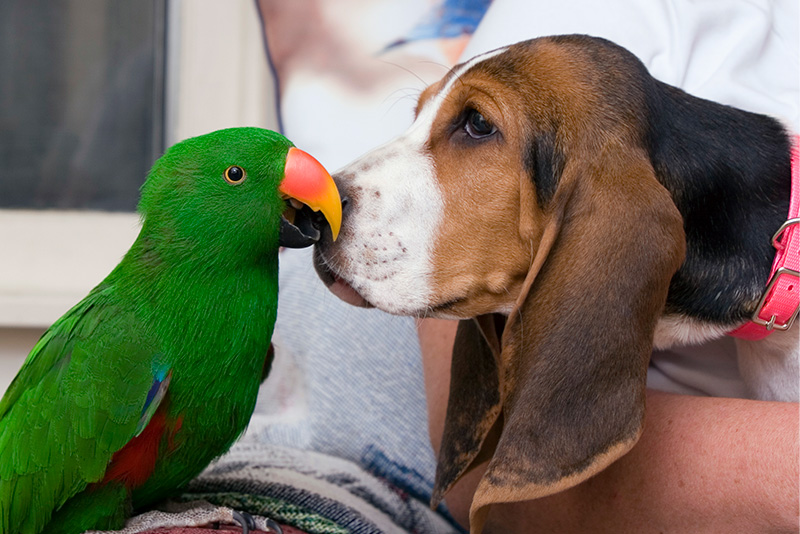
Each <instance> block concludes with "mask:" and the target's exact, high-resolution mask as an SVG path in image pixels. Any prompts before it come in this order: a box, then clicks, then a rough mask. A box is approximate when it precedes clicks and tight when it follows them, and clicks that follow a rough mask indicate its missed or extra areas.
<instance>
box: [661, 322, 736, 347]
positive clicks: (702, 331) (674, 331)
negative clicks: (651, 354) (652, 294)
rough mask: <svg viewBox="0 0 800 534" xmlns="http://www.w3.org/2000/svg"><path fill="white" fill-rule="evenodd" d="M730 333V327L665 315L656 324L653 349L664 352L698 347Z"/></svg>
mask: <svg viewBox="0 0 800 534" xmlns="http://www.w3.org/2000/svg"><path fill="white" fill-rule="evenodd" d="M730 331H731V327H730V326H720V325H713V324H709V323H704V322H702V321H698V320H696V319H692V318H691V317H686V316H685V315H665V316H663V317H661V318H660V319H659V320H658V323H657V324H656V332H655V336H654V339H653V347H654V348H656V349H659V350H663V349H668V348H670V347H675V346H685V345H698V344H700V343H703V342H704V341H710V340H712V339H718V338H720V337H722V336H724V335H725V334H727V333H728V332H730Z"/></svg>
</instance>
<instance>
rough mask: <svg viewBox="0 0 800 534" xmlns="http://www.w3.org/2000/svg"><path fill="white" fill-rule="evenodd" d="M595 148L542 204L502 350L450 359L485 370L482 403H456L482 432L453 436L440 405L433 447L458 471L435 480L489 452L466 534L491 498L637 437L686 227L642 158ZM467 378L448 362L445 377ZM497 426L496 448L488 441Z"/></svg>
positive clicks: (532, 485) (613, 451) (572, 474)
mask: <svg viewBox="0 0 800 534" xmlns="http://www.w3.org/2000/svg"><path fill="white" fill-rule="evenodd" d="M592 153H593V154H594V155H595V157H594V158H591V159H590V158H588V157H587V158H581V159H578V158H576V159H574V160H572V161H568V162H567V163H566V164H565V166H564V169H563V174H562V175H561V179H560V183H559V185H558V188H557V190H556V192H555V195H554V197H553V198H552V199H551V201H550V204H549V206H547V207H545V209H546V211H547V213H548V219H547V223H546V226H545V229H544V231H543V236H542V239H541V241H540V243H539V244H538V247H539V248H538V250H537V252H536V253H535V256H534V261H533V264H532V267H531V271H530V272H529V273H528V276H527V278H526V280H525V284H524V287H523V289H522V291H521V293H520V295H519V297H518V299H517V303H516V306H515V309H514V310H513V311H512V313H511V314H510V315H509V317H508V320H507V323H506V325H505V329H504V331H503V335H502V343H501V345H502V347H501V352H500V354H499V355H497V356H495V355H494V354H492V352H491V351H489V352H488V353H487V352H486V350H485V349H484V354H483V356H482V357H481V358H477V359H475V358H473V359H472V360H471V362H470V361H460V360H458V359H457V358H456V356H455V355H454V361H453V366H454V367H456V366H458V365H462V364H464V365H475V364H476V362H478V364H479V365H480V371H479V372H480V374H481V375H482V376H483V377H489V378H490V380H489V381H488V382H487V383H486V384H484V386H483V388H479V390H478V391H476V392H474V393H473V394H474V395H482V397H483V398H485V399H489V400H487V401H482V402H480V403H475V404H476V406H477V409H476V406H465V408H469V409H471V410H474V411H473V412H472V413H471V414H469V415H466V416H463V417H466V419H470V418H471V420H472V423H471V424H472V425H473V426H472V430H473V433H474V432H475V431H477V433H478V434H480V433H482V434H483V435H482V436H479V439H476V438H475V437H474V436H473V437H469V436H470V434H469V433H464V432H462V433H461V434H458V433H457V432H458V430H459V429H461V430H463V429H465V428H467V427H468V426H469V425H468V424H467V423H465V422H464V421H460V422H459V421H457V420H455V421H454V420H451V416H452V417H456V414H455V413H454V412H455V411H456V408H455V407H454V409H453V410H450V407H448V414H447V418H448V419H447V421H446V423H445V426H446V428H445V440H447V439H448V438H449V439H450V440H453V441H454V443H443V444H442V452H443V453H444V452H445V451H449V452H448V454H450V455H452V456H453V457H454V458H453V457H451V458H443V457H442V455H441V454H440V466H441V465H445V466H446V465H448V464H449V465H451V466H453V465H455V466H459V465H460V466H461V471H460V472H459V473H457V471H458V470H455V471H454V470H452V469H451V471H450V472H449V477H448V476H444V477H443V478H445V479H446V478H450V480H444V479H443V480H437V482H441V483H442V485H443V486H450V485H452V483H453V482H455V479H452V477H453V476H455V477H458V476H460V474H462V473H463V472H464V471H466V470H467V469H468V467H469V464H472V463H473V462H475V461H476V460H477V459H478V457H479V453H480V456H490V457H491V460H490V462H489V465H488V468H487V471H486V473H485V474H484V476H483V478H482V479H481V481H480V483H479V485H478V488H477V490H476V493H475V496H474V499H473V503H472V508H471V511H470V528H471V531H472V532H480V531H481V529H482V526H483V523H484V521H485V517H486V514H487V513H488V507H489V505H491V504H494V503H501V502H515V501H522V500H529V499H535V498H538V497H543V496H546V495H550V494H552V493H556V492H558V491H561V490H564V489H567V488H569V487H571V486H574V485H576V484H578V483H580V482H582V481H583V480H585V479H587V478H588V477H590V476H592V475H593V474H595V473H597V472H599V471H600V470H602V469H604V468H605V467H606V466H608V465H609V464H610V463H611V462H613V461H614V460H616V459H617V458H619V457H620V456H622V455H623V454H625V453H626V452H627V451H628V450H629V449H630V448H631V447H632V446H633V445H634V444H635V443H636V441H637V440H638V438H639V435H640V433H641V427H642V421H643V415H644V398H645V395H644V391H645V381H646V373H647V365H648V360H649V356H650V352H651V349H652V343H653V333H654V330H655V325H656V322H657V320H658V317H659V316H660V315H661V313H662V312H663V308H664V303H665V301H666V295H667V291H668V288H669V282H670V279H671V278H672V276H673V274H674V273H675V271H677V269H678V267H679V266H680V264H681V262H682V261H683V255H684V249H685V243H684V234H683V224H682V219H681V216H680V214H679V212H678V211H677V208H676V207H675V205H674V204H673V202H672V200H671V198H670V197H669V194H668V193H667V191H666V189H664V188H663V186H661V185H660V184H659V183H658V181H657V179H656V177H655V174H654V171H653V169H652V167H651V165H650V162H649V160H648V159H647V157H646V155H645V154H644V153H640V152H638V151H636V150H635V149H630V148H629V147H622V146H620V147H612V148H609V147H606V148H605V149H603V150H593V151H592ZM472 337H473V338H474V333H473V334H472ZM465 341H466V339H465ZM487 354H491V355H492V357H491V360H493V361H495V362H496V366H497V367H496V379H495V378H492V376H491V375H492V373H491V371H490V370H489V369H488V363H489V361H490V360H489V356H487ZM469 373H470V370H465V369H460V370H457V369H455V368H454V369H453V379H455V378H456V377H458V376H464V375H466V374H469ZM464 386H469V387H476V386H475V380H474V379H472V380H463V379H462V380H461V383H460V384H458V383H453V384H452V385H451V398H452V392H453V390H454V389H455V388H459V387H464ZM491 390H494V391H495V392H496V396H497V401H496V403H497V404H495V401H494V399H493V398H492V397H491V395H490V394H489V393H487V392H490V391H491ZM463 396H464V394H463V393H462V397H463ZM498 425H502V429H501V431H500V433H499V438H498V439H497V442H496V443H492V441H493V440H492V439H489V438H487V436H489V434H490V432H489V431H490V430H491V429H492V427H494V428H498ZM450 426H452V427H453V429H454V430H453V431H448V428H447V427H450ZM456 473H457V474H456ZM437 479H438V477H437ZM437 487H438V484H437Z"/></svg>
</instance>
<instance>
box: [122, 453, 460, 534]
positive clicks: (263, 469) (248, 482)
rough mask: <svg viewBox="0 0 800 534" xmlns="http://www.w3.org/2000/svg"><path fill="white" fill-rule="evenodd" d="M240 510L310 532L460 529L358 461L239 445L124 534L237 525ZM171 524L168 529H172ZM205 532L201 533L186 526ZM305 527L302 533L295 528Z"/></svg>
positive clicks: (392, 533) (451, 533) (444, 533)
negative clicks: (235, 519) (174, 499)
mask: <svg viewBox="0 0 800 534" xmlns="http://www.w3.org/2000/svg"><path fill="white" fill-rule="evenodd" d="M233 510H237V511H240V512H247V513H249V514H252V515H253V516H255V517H254V518H255V521H256V527H257V528H258V529H259V530H264V531H268V530H267V524H266V519H267V518H271V519H273V520H274V521H276V522H278V523H279V524H280V525H282V526H284V525H285V526H288V527H289V528H288V529H286V532H287V534H288V533H290V532H291V529H292V528H294V529H297V530H299V531H301V532H305V533H308V534H348V533H351V534H404V533H414V534H455V533H457V532H459V529H458V528H457V527H455V526H454V525H453V524H452V523H451V522H450V521H449V520H448V519H447V518H446V517H445V516H444V515H442V514H439V513H437V512H434V511H432V510H430V508H429V507H428V505H427V503H425V502H423V501H421V500H419V499H417V498H415V497H414V496H412V495H411V494H410V493H408V492H407V491H404V490H402V489H400V488H398V487H397V486H394V485H392V484H391V483H389V482H388V481H387V480H385V479H381V478H377V477H375V476H373V475H372V474H370V473H368V472H367V471H365V470H363V469H361V468H360V467H359V466H358V465H356V464H355V463H352V462H350V461H347V460H343V459H341V458H335V457H333V456H328V455H325V454H320V453H317V452H313V451H304V450H298V449H291V448H286V447H279V446H273V445H267V444H261V443H253V442H245V443H239V444H237V445H236V446H234V448H233V449H232V450H231V451H230V452H229V453H228V454H226V455H225V456H224V457H222V458H221V459H219V460H218V461H217V462H215V463H213V464H212V465H210V466H209V467H208V469H206V470H205V471H204V472H203V474H202V475H200V476H199V477H198V478H197V479H195V480H194V481H193V482H192V483H191V484H190V485H189V487H188V488H186V491H185V493H184V494H183V495H181V496H180V497H179V498H178V502H167V503H164V504H163V505H162V506H161V507H159V510H157V511H152V512H147V513H145V514H142V515H140V516H137V517H134V518H132V519H131V520H130V521H129V522H128V523H127V525H126V528H125V530H123V531H120V533H121V534H139V533H145V532H146V533H150V534H155V533H156V532H170V533H171V534H177V532H178V530H176V529H179V528H183V527H202V526H211V525H213V524H214V523H220V524H228V525H230V524H233V523H234V520H233ZM165 529H166V530H165ZM181 531H184V532H195V533H197V532H199V531H197V530H191V529H190V530H188V531H187V530H185V529H184V530H181ZM295 532H297V531H295Z"/></svg>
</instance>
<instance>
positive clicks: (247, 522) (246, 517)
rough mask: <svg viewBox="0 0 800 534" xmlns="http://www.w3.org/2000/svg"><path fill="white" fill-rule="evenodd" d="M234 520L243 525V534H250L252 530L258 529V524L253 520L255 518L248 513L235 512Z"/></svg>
mask: <svg viewBox="0 0 800 534" xmlns="http://www.w3.org/2000/svg"><path fill="white" fill-rule="evenodd" d="M233 519H234V521H236V522H237V523H239V524H240V525H242V534H250V530H251V529H255V528H256V522H255V520H254V519H253V516H252V515H250V514H248V513H247V512H237V511H236V510H234V511H233Z"/></svg>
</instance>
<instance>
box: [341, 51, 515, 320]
mask: <svg viewBox="0 0 800 534" xmlns="http://www.w3.org/2000/svg"><path fill="white" fill-rule="evenodd" d="M504 50H505V49H499V50H494V51H492V52H488V53H486V54H483V55H481V56H478V57H476V58H473V59H472V60H470V61H468V62H467V63H465V64H463V65H461V66H460V67H459V68H458V69H457V70H456V71H455V72H454V73H453V75H452V77H451V78H450V79H449V80H448V82H447V83H446V84H445V85H444V87H443V88H442V89H441V90H440V91H439V92H438V93H437V94H435V95H434V96H433V97H431V98H430V100H428V102H426V104H425V105H424V106H423V108H422V110H421V111H420V113H419V115H418V116H417V119H416V120H415V121H414V123H413V124H412V125H411V126H410V127H409V129H408V130H407V131H406V132H405V133H404V134H403V135H401V136H399V137H397V138H396V139H394V140H392V141H390V142H389V143H387V144H385V145H383V146H381V147H379V148H377V149H375V150H373V151H371V152H369V153H367V154H366V155H364V156H362V157H361V158H360V159H358V160H356V161H355V162H353V163H351V164H350V165H348V166H346V167H345V168H343V169H341V170H340V171H339V172H338V173H336V174H337V175H338V176H340V177H343V179H347V180H349V181H348V182H347V184H348V187H349V188H350V190H351V191H352V192H353V201H354V205H353V206H352V207H351V209H352V213H351V214H350V215H349V221H350V222H349V223H348V224H349V225H350V227H351V229H352V231H351V232H348V234H347V235H345V236H342V237H340V240H339V241H338V242H337V243H336V244H335V245H333V246H332V247H331V249H330V251H329V253H327V254H326V261H328V263H329V264H330V265H331V266H332V267H333V268H334V269H335V270H337V271H339V272H341V273H342V275H343V276H344V277H345V279H346V280H347V282H348V283H349V284H350V285H351V286H352V287H353V288H354V289H355V290H356V291H358V292H359V293H360V294H361V296H363V297H364V298H366V299H367V300H368V301H369V302H370V303H371V304H372V305H374V306H376V307H378V308H381V309H382V310H384V311H387V312H390V313H395V314H401V315H419V314H424V313H425V312H426V310H427V309H428V307H429V306H431V305H432V304H433V303H432V302H431V299H432V297H433V295H432V289H431V286H430V280H431V278H432V274H433V273H432V271H433V265H432V262H431V256H432V248H433V243H434V240H435V238H436V234H437V231H438V228H439V225H440V223H441V221H442V217H443V210H444V198H443V192H442V191H441V190H440V188H439V182H438V179H437V177H436V168H435V166H434V162H433V161H432V159H431V156H430V154H429V153H428V151H427V149H426V145H427V142H428V140H429V138H430V133H431V130H432V127H433V124H434V121H435V120H436V118H437V116H438V114H439V110H440V108H441V105H442V103H443V102H444V101H445V99H446V98H447V95H448V94H449V92H450V90H451V89H452V87H453V85H454V84H456V83H458V79H459V76H461V75H462V74H463V73H465V72H466V71H468V70H469V69H471V68H472V67H474V66H475V65H476V64H478V63H480V62H481V61H484V60H486V59H488V58H489V57H492V56H495V55H497V54H500V53H501V52H503V51H504ZM344 177H348V178H344Z"/></svg>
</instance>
